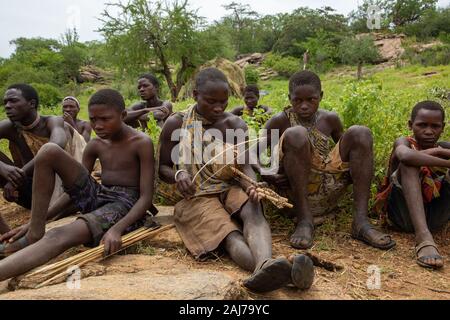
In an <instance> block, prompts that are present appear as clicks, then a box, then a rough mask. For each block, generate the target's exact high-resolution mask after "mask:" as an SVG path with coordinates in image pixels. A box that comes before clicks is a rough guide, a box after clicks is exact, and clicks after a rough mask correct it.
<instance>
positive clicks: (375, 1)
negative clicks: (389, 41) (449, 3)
mask: <svg viewBox="0 0 450 320" xmlns="http://www.w3.org/2000/svg"><path fill="white" fill-rule="evenodd" d="M436 3H437V0H364V1H363V3H362V4H361V5H360V6H359V7H358V8H357V9H356V10H354V11H352V12H351V13H350V14H349V20H350V25H351V29H352V31H354V32H357V33H360V32H368V31H370V30H369V29H368V28H367V18H368V8H369V6H377V7H378V8H379V9H380V12H379V15H380V18H381V29H382V30H383V31H389V30H390V29H391V28H392V27H394V28H395V31H396V32H401V31H402V30H403V28H404V27H406V26H409V25H413V24H416V23H417V22H418V21H419V20H420V19H421V17H422V16H424V15H426V14H428V12H431V11H436Z"/></svg>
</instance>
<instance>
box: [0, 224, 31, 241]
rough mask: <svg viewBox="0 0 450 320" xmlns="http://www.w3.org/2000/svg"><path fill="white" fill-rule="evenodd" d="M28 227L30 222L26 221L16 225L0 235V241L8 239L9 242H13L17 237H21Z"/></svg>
mask: <svg viewBox="0 0 450 320" xmlns="http://www.w3.org/2000/svg"><path fill="white" fill-rule="evenodd" d="M29 229H30V224H29V223H26V224H24V225H22V226H20V227H17V228H15V229H13V230H11V231H9V232H7V233H5V234H3V235H2V236H1V237H0V242H5V241H8V242H9V243H13V242H15V241H17V240H18V239H20V238H22V237H23V236H24V235H25V234H26V233H27V232H28V230H29Z"/></svg>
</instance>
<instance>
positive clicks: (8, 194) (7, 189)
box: [3, 182, 19, 202]
mask: <svg viewBox="0 0 450 320" xmlns="http://www.w3.org/2000/svg"><path fill="white" fill-rule="evenodd" d="M3 197H4V198H5V200H6V201H8V202H17V200H19V191H17V188H16V187H14V185H13V184H12V183H11V182H8V183H6V184H5V186H4V187H3Z"/></svg>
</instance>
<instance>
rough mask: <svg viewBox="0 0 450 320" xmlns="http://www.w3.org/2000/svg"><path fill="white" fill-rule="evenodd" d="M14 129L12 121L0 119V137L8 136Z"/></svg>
mask: <svg viewBox="0 0 450 320" xmlns="http://www.w3.org/2000/svg"><path fill="white" fill-rule="evenodd" d="M14 131H15V129H14V123H12V122H11V121H10V120H9V119H5V120H1V121H0V137H1V138H3V137H9V136H10V135H11V134H12V133H13V132H14Z"/></svg>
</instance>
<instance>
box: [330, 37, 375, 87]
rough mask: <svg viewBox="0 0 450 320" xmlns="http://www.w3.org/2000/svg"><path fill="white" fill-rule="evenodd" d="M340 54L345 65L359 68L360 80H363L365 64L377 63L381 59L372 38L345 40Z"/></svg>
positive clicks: (358, 75) (358, 76)
mask: <svg viewBox="0 0 450 320" xmlns="http://www.w3.org/2000/svg"><path fill="white" fill-rule="evenodd" d="M339 52H340V54H341V58H342V61H343V62H344V63H347V64H351V65H357V66H358V72H357V78H358V80H360V79H361V78H362V67H363V64H365V63H371V62H375V61H377V60H378V59H379V57H380V54H379V52H378V49H377V48H376V47H375V44H374V43H373V39H372V37H370V36H364V37H360V38H346V39H344V40H343V41H342V42H341V45H340V50H339Z"/></svg>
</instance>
